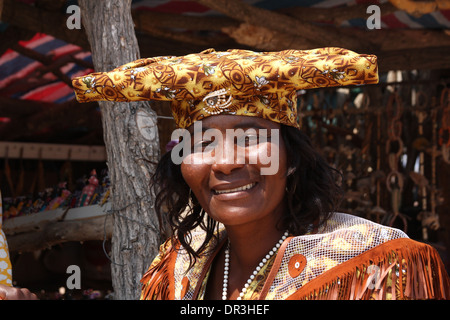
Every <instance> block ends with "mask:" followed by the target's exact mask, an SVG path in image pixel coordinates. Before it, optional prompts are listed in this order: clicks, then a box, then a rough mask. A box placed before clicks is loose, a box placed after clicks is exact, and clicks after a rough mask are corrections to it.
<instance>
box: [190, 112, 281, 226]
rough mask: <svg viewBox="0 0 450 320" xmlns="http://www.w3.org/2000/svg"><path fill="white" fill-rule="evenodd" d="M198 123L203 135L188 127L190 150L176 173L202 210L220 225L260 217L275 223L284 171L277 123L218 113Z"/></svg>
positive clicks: (245, 221)
mask: <svg viewBox="0 0 450 320" xmlns="http://www.w3.org/2000/svg"><path fill="white" fill-rule="evenodd" d="M201 127H202V130H203V134H199V133H198V132H197V133H195V132H194V126H191V127H190V128H189V131H190V133H191V147H192V149H193V150H192V153H191V154H190V155H188V156H187V157H186V158H185V159H184V161H183V163H182V164H181V172H182V174H183V177H184V179H185V181H186V182H187V184H188V185H189V187H190V188H191V189H192V192H193V193H194V194H195V196H196V198H197V199H198V201H199V202H200V205H201V206H202V207H203V209H204V210H205V211H206V212H207V213H208V214H209V215H210V216H211V217H212V218H213V219H214V220H216V221H218V222H221V223H223V224H224V225H225V226H236V225H242V224H247V223H253V222H258V221H260V220H261V219H266V221H271V222H273V223H277V222H278V220H279V218H280V217H281V214H282V212H283V209H284V201H283V198H284V193H285V187H286V171H287V164H286V150H285V146H284V143H283V141H282V139H281V138H280V125H279V124H277V123H274V122H272V121H269V120H265V119H261V118H256V117H247V116H233V115H218V116H212V117H208V118H206V119H205V120H203V121H202V122H201ZM197 129H198V126H197ZM197 129H196V130H195V131H197ZM209 129H211V130H209ZM214 146H215V149H214V148H213V147H214ZM269 159H270V160H269ZM268 162H269V163H268ZM269 168H270V170H269ZM274 168H275V169H277V170H273V169H274ZM267 219H269V220H267Z"/></svg>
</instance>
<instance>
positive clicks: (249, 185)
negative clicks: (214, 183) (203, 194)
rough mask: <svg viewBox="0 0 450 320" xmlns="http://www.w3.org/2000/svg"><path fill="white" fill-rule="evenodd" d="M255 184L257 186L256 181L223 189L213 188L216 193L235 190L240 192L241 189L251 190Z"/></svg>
mask: <svg viewBox="0 0 450 320" xmlns="http://www.w3.org/2000/svg"><path fill="white" fill-rule="evenodd" d="M254 186H256V182H252V183H249V184H246V185H243V186H240V187H237V188H230V189H221V190H216V189H213V191H214V193H215V194H217V195H219V194H227V193H235V192H239V191H246V190H250V189H251V188H253V187H254Z"/></svg>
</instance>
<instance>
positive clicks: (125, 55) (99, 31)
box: [78, 0, 160, 300]
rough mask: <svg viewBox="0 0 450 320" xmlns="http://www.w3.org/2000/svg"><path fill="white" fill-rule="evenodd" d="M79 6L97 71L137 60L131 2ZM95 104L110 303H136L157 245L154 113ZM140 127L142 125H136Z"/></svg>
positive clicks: (139, 106)
mask: <svg viewBox="0 0 450 320" xmlns="http://www.w3.org/2000/svg"><path fill="white" fill-rule="evenodd" d="M78 3H79V5H80V8H81V19H82V24H83V26H84V28H85V31H86V33H87V36H88V40H89V43H90V44H91V50H92V57H93V62H94V67H95V69H96V71H108V70H111V69H113V68H115V67H117V66H120V65H122V64H125V63H127V62H130V61H133V60H135V59H138V58H139V47H138V43H137V40H136V35H135V31H134V25H133V20H132V18H131V0H126V1H124V0H102V1H91V0H80V1H78ZM99 104H100V109H101V113H102V124H103V132H104V134H103V135H104V140H105V145H106V151H107V158H108V169H109V175H110V179H111V202H112V203H111V205H112V217H113V219H114V220H113V235H112V254H111V256H112V263H111V276H112V284H113V288H114V298H115V299H120V300H130V299H138V298H139V295H140V289H141V284H140V282H139V281H140V279H141V277H142V275H143V273H144V272H145V271H146V270H147V268H148V266H149V264H150V263H151V261H152V259H153V258H154V256H155V255H156V253H157V249H158V246H159V243H160V236H159V232H158V222H157V219H156V215H155V214H154V209H153V203H154V201H153V200H154V196H153V195H152V194H151V192H150V188H149V178H150V176H151V174H152V173H153V172H154V164H155V163H156V162H157V161H158V160H159V142H158V140H159V138H158V130H157V127H156V123H157V122H156V114H155V113H154V112H153V110H151V108H150V106H149V104H148V103H141V102H140V103H114V102H100V103H99ZM142 117H144V118H145V119H144V120H142ZM142 122H145V123H146V125H145V126H142V125H139V124H140V123H142Z"/></svg>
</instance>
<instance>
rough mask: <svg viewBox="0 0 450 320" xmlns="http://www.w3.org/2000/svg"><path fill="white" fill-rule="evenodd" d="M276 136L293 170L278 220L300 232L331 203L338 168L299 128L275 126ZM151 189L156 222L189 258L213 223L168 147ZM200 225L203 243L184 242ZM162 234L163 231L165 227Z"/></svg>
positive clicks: (336, 197) (322, 217)
mask: <svg viewBox="0 0 450 320" xmlns="http://www.w3.org/2000/svg"><path fill="white" fill-rule="evenodd" d="M280 132H281V137H282V139H283V141H284V143H285V146H286V151H287V164H288V167H289V168H295V171H294V172H293V173H292V174H290V175H289V176H288V177H287V182H286V204H287V209H288V210H287V211H286V212H285V215H284V216H283V218H282V220H281V223H282V224H283V226H286V227H287V229H288V231H289V232H290V233H291V234H293V235H302V234H305V233H306V232H308V231H310V229H315V228H317V227H319V226H321V225H323V224H324V223H326V221H327V220H328V219H329V217H330V215H331V214H332V213H333V212H334V211H335V209H336V208H337V206H338V204H339V202H340V200H341V198H342V191H341V188H340V186H339V182H340V180H339V179H338V178H339V176H340V173H339V172H338V171H337V170H336V169H334V168H332V167H331V166H330V165H329V164H328V163H327V161H326V160H325V159H324V158H323V157H322V155H321V154H320V153H318V152H317V151H316V150H315V148H314V147H313V145H312V143H311V141H310V139H309V137H308V136H306V135H305V134H304V133H303V132H302V131H301V130H299V129H297V128H294V127H290V126H286V125H281V130H280ZM152 188H154V191H155V193H156V202H155V208H156V212H157V215H158V219H159V222H160V226H165V225H168V226H169V227H170V232H171V233H172V235H173V236H175V237H176V239H177V241H179V242H180V244H181V245H182V247H183V248H184V249H185V250H186V251H187V252H188V253H189V255H190V256H191V262H192V261H195V259H196V258H197V257H199V256H200V255H201V254H202V253H203V252H204V250H205V248H206V245H207V244H208V242H209V241H210V240H211V239H212V238H213V237H215V234H216V230H217V227H218V223H217V222H216V221H214V220H213V219H212V218H210V217H209V216H208V215H206V216H205V212H204V211H203V210H202V208H201V206H200V204H199V203H198V201H197V199H196V198H195V195H194V194H191V192H190V188H189V186H188V185H187V183H186V182H185V181H184V179H183V176H182V174H181V166H180V165H176V164H174V163H173V161H172V158H171V152H167V153H166V154H164V155H163V157H162V158H161V160H160V162H159V163H158V166H157V168H156V171H155V174H154V175H153V177H152ZM198 226H200V227H201V228H203V230H205V231H206V237H205V241H204V242H203V244H202V245H201V246H200V248H198V249H197V250H194V249H193V248H192V247H191V246H190V240H191V231H192V230H194V229H195V228H196V227H198ZM162 233H164V234H166V235H168V232H167V229H164V228H163V229H162Z"/></svg>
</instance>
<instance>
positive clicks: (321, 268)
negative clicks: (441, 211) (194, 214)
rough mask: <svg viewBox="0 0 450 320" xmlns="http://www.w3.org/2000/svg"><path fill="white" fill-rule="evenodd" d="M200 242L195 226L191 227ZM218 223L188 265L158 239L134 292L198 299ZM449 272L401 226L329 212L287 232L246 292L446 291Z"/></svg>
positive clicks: (310, 296) (412, 294)
mask: <svg viewBox="0 0 450 320" xmlns="http://www.w3.org/2000/svg"><path fill="white" fill-rule="evenodd" d="M192 239H193V240H192V243H191V245H192V246H194V247H195V246H197V245H200V244H201V242H202V241H203V240H202V239H203V232H202V231H199V232H197V233H194V234H193V237H192ZM225 240H226V232H225V230H221V231H219V234H218V238H217V240H212V241H211V242H210V243H209V246H208V248H207V249H211V248H212V249H213V250H209V251H208V252H209V253H208V254H205V255H203V256H202V257H200V258H199V259H198V260H197V262H196V263H195V265H194V266H193V267H192V268H190V269H189V270H188V266H189V257H188V255H187V254H186V251H184V250H183V248H180V245H179V244H178V243H177V242H176V241H173V240H168V241H166V242H165V243H164V244H163V245H162V246H161V249H160V253H159V255H158V256H157V257H156V259H155V260H154V261H153V263H152V264H151V266H150V268H149V270H148V272H147V273H146V274H145V275H144V276H143V278H142V280H141V282H142V284H143V286H142V293H141V299H152V300H153V299H164V300H201V299H203V297H204V293H205V289H206V284H207V281H208V277H209V273H210V268H211V265H212V261H213V260H214V257H215V254H216V253H217V252H218V251H219V250H220V248H221V246H222V245H223V243H224V242H225ZM449 297H450V280H449V277H448V275H447V272H446V270H445V268H444V265H443V263H442V261H441V259H440V257H439V254H438V253H437V251H436V250H435V249H434V248H433V247H431V246H429V245H427V244H424V243H420V242H417V241H414V240H411V239H409V238H408V236H407V235H406V234H405V233H403V232H402V231H400V230H398V229H394V228H389V227H386V226H383V225H380V224H376V223H374V222H372V221H369V220H366V219H363V218H359V217H356V216H352V215H348V214H343V213H335V214H334V215H333V216H332V218H331V219H330V220H329V221H328V223H327V224H326V226H324V227H322V228H320V229H319V230H317V232H315V233H309V234H305V235H302V236H293V237H289V238H287V239H286V240H285V241H284V243H283V244H282V246H281V247H280V249H279V250H278V252H277V254H276V255H274V256H273V257H272V258H271V259H270V260H269V261H268V262H267V263H266V265H265V266H264V268H262V269H261V270H260V271H259V273H258V275H257V276H256V277H255V278H254V280H253V282H252V283H251V284H250V287H249V288H248V289H247V291H246V294H245V296H244V299H247V300H262V299H267V300H289V299H296V300H299V299H306V300H316V299H325V300H359V299H362V300H367V299H379V300H397V299H399V300H403V299H449Z"/></svg>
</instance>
